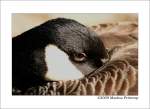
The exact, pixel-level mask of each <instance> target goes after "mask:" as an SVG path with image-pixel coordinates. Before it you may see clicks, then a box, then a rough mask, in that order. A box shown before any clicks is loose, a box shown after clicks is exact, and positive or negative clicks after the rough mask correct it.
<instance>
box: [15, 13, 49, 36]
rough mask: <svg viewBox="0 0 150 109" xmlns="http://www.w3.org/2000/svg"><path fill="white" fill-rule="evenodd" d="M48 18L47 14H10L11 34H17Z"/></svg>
mask: <svg viewBox="0 0 150 109" xmlns="http://www.w3.org/2000/svg"><path fill="white" fill-rule="evenodd" d="M48 19H49V16H48V14H12V36H13V37H14V36H16V35H19V34H21V33H22V32H24V31H26V30H29V29H31V28H33V27H34V26H37V25H39V24H41V23H43V22H45V21H47V20H48Z"/></svg>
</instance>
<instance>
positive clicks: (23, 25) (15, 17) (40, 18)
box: [12, 13, 138, 37]
mask: <svg viewBox="0 0 150 109" xmlns="http://www.w3.org/2000/svg"><path fill="white" fill-rule="evenodd" d="M58 17H64V18H71V19H74V20H77V21H78V22H80V23H82V24H84V25H86V26H93V25H97V24H101V23H115V22H121V21H137V20H138V15H137V14H129V13H122V14H121V13H115V14H113V13H110V14H100V13H94V14H88V13H87V14H83V13H81V14H77V13H75V14H74V13H72V14H71V13H68V14H66V13H57V14H54V13H53V14H48V13H44V14H37V13H35V14H34V13H14V14H12V36H13V37H15V36H17V35H19V34H21V33H22V32H24V31H26V30H29V29H31V28H32V27H34V26H37V25H39V24H41V23H44V22H45V21H47V20H49V19H54V18H58Z"/></svg>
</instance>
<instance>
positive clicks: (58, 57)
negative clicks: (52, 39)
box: [45, 45, 84, 80]
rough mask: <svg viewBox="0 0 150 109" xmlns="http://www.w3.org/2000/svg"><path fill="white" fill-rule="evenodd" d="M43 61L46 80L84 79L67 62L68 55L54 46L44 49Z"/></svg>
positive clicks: (70, 63) (69, 62) (68, 61)
mask: <svg viewBox="0 0 150 109" xmlns="http://www.w3.org/2000/svg"><path fill="white" fill-rule="evenodd" d="M45 61H46V64H47V67H48V71H47V73H46V75H45V79H46V80H74V79H80V78H83V77H84V75H83V74H82V73H81V72H80V71H79V70H78V69H77V68H76V67H75V66H74V65H73V64H72V62H71V61H70V60H69V58H68V55H67V54H66V53H65V52H63V51H61V50H60V49H59V48H58V47H56V46H54V45H49V46H47V47H46V49H45Z"/></svg>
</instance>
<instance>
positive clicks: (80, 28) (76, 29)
mask: <svg viewBox="0 0 150 109" xmlns="http://www.w3.org/2000/svg"><path fill="white" fill-rule="evenodd" d="M49 44H51V45H55V46H56V47H58V48H59V49H60V50H62V51H64V52H65V53H66V54H67V55H68V56H69V60H70V61H71V62H72V63H73V64H75V65H76V66H77V68H78V66H80V67H82V66H84V69H85V70H82V68H81V69H80V68H79V69H80V70H81V72H82V73H83V74H84V75H87V74H89V73H91V72H92V71H94V70H96V69H97V68H99V67H100V66H102V65H103V61H102V60H103V59H107V58H108V55H107V52H106V50H105V47H104V45H103V42H102V41H101V40H99V38H98V37H97V34H96V33H95V32H93V31H91V30H89V29H88V28H87V27H86V26H84V25H82V24H80V23H78V22H77V21H74V20H71V19H65V18H58V19H53V20H49V21H47V22H45V23H43V24H41V25H39V26H37V27H34V28H32V29H30V30H28V31H26V32H24V33H22V34H20V35H18V36H17V37H15V38H13V39H12V85H13V87H17V88H20V89H22V90H25V89H26V88H28V87H31V86H36V85H39V84H43V83H45V82H46V81H45V78H44V75H45V74H46V72H47V70H48V68H47V63H46V61H45V47H47V46H48V45H49ZM83 53H84V54H85V55H86V58H85V59H84V60H83V61H79V62H77V61H76V60H75V59H76V57H77V58H79V60H80V58H81V57H83V56H82V54H83ZM54 58H55V57H54ZM85 66H87V67H89V68H90V69H92V70H87V69H86V67H85ZM66 71H67V69H66Z"/></svg>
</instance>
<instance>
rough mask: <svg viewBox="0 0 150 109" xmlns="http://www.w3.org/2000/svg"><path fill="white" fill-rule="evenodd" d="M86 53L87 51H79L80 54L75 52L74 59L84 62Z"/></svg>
mask: <svg viewBox="0 0 150 109" xmlns="http://www.w3.org/2000/svg"><path fill="white" fill-rule="evenodd" d="M86 57H87V56H86V54H85V53H79V54H74V60H75V61H77V62H82V61H85V60H86Z"/></svg>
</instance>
